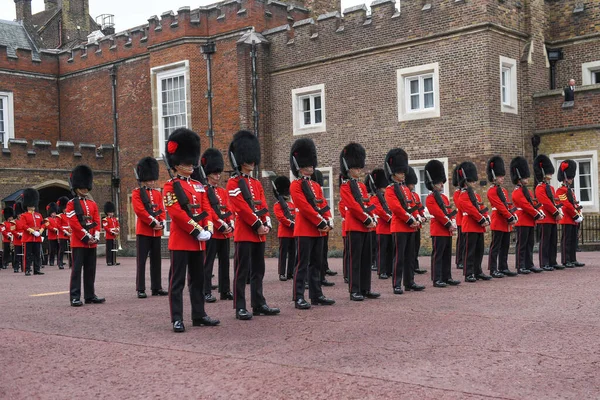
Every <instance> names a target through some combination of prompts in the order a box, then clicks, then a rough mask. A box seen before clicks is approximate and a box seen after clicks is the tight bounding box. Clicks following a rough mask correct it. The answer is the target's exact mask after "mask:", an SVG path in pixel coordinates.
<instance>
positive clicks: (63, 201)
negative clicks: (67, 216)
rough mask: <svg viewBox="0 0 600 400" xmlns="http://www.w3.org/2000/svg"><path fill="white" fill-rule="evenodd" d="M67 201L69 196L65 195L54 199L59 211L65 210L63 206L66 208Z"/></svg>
mask: <svg viewBox="0 0 600 400" xmlns="http://www.w3.org/2000/svg"><path fill="white" fill-rule="evenodd" d="M68 202H69V198H68V197H67V196H63V197H61V198H59V199H58V200H57V201H56V204H57V205H58V210H59V212H62V211H65V208H67V203H68Z"/></svg>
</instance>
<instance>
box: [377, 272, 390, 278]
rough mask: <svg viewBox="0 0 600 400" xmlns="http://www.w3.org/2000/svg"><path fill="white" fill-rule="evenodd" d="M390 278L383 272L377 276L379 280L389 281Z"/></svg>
mask: <svg viewBox="0 0 600 400" xmlns="http://www.w3.org/2000/svg"><path fill="white" fill-rule="evenodd" d="M389 278H390V277H389V276H388V274H386V273H385V272H384V273H383V274H380V275H379V279H389Z"/></svg>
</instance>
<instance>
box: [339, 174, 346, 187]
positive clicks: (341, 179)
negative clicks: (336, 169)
mask: <svg viewBox="0 0 600 400" xmlns="http://www.w3.org/2000/svg"><path fill="white" fill-rule="evenodd" d="M344 179H345V178H344V175H342V174H339V175H338V187H342V183H344Z"/></svg>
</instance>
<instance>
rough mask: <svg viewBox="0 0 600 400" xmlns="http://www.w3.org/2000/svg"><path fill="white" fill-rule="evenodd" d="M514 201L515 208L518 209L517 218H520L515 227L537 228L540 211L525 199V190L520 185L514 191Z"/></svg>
mask: <svg viewBox="0 0 600 400" xmlns="http://www.w3.org/2000/svg"><path fill="white" fill-rule="evenodd" d="M512 201H513V204H514V205H515V207H517V217H518V218H519V220H518V221H517V223H516V224H515V225H516V226H529V227H533V226H535V217H536V215H538V211H537V210H536V209H535V207H533V205H532V204H531V203H530V202H529V201H528V200H527V199H526V198H525V195H524V194H523V188H522V187H521V186H520V185H517V187H515V190H513V194H512Z"/></svg>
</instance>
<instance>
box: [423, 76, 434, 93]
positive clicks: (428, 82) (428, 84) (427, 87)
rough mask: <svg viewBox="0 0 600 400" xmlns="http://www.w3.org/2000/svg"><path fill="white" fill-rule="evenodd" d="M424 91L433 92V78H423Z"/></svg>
mask: <svg viewBox="0 0 600 400" xmlns="http://www.w3.org/2000/svg"><path fill="white" fill-rule="evenodd" d="M423 92H433V78H425V79H423Z"/></svg>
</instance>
